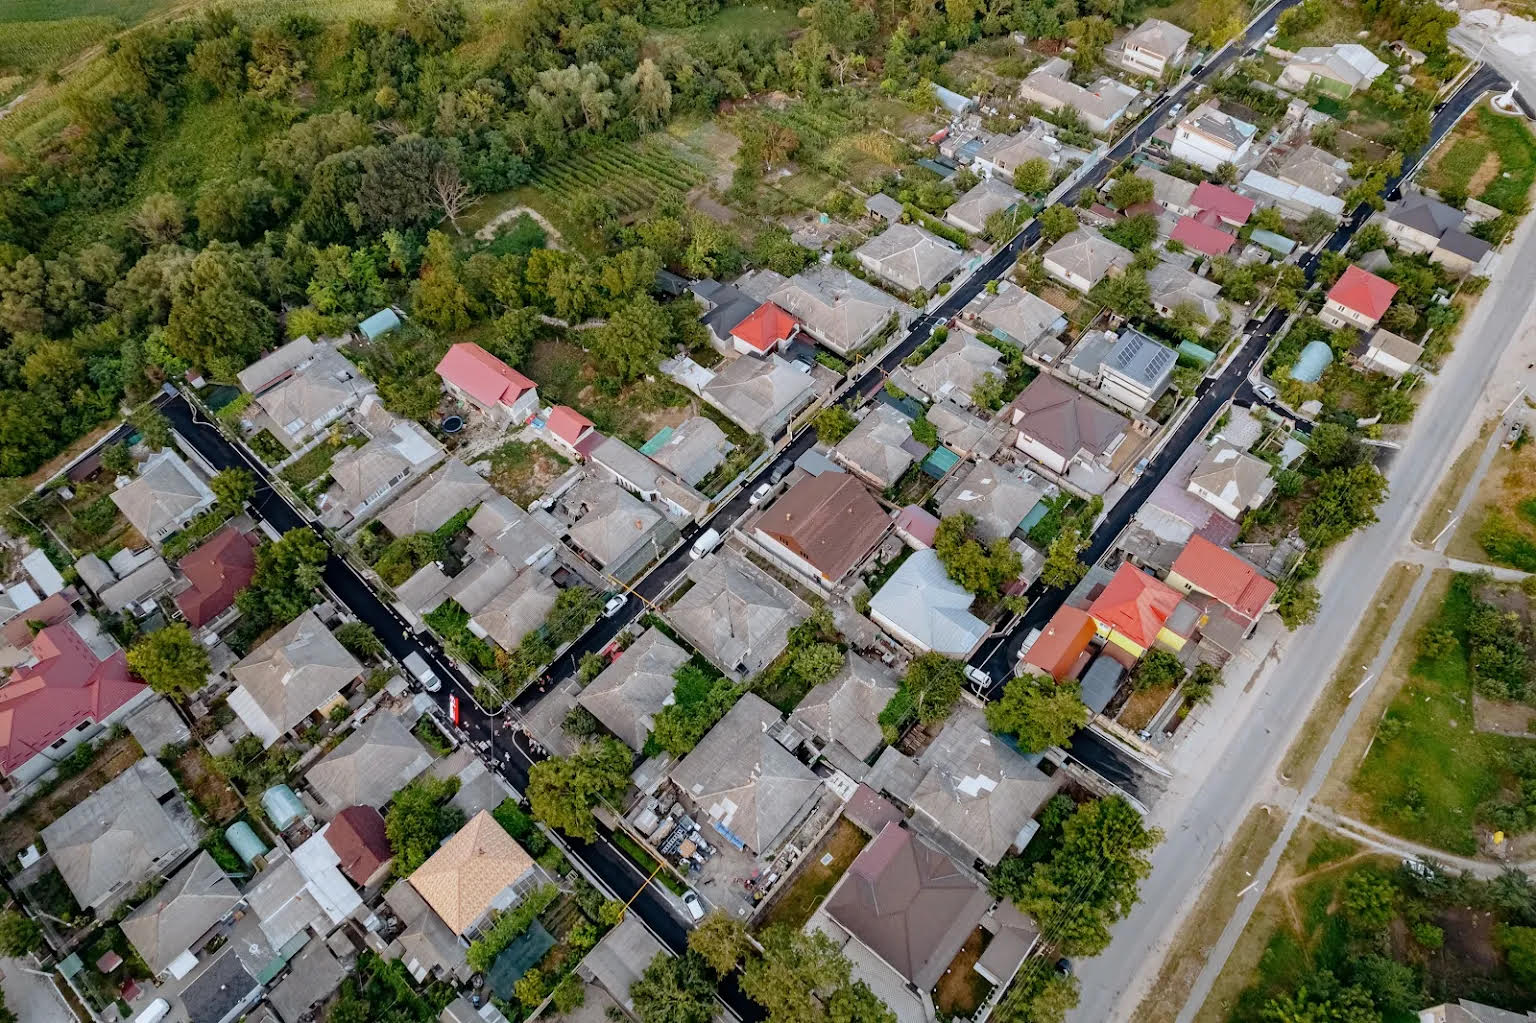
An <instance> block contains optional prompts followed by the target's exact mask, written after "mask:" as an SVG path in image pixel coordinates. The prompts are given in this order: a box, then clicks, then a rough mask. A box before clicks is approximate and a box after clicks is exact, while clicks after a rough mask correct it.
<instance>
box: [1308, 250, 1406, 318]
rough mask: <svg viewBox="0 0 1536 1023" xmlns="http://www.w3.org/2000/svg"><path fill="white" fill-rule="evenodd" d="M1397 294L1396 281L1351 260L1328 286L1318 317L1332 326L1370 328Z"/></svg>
mask: <svg viewBox="0 0 1536 1023" xmlns="http://www.w3.org/2000/svg"><path fill="white" fill-rule="evenodd" d="M1396 294H1397V285H1396V284H1393V283H1392V282H1391V281H1386V280H1382V279H1381V278H1380V277H1377V276H1376V275H1375V274H1373V273H1371V272H1370V271H1369V270H1362V269H1360V268H1359V267H1358V266H1354V265H1353V264H1351V265H1350V266H1348V267H1345V269H1344V273H1343V275H1342V276H1340V277H1339V279H1338V280H1337V281H1335V282H1334V284H1333V287H1331V288H1329V289H1328V297H1327V299H1326V300H1325V301H1324V302H1323V308H1322V309H1321V310H1319V311H1318V314H1317V318H1318V319H1320V320H1322V321H1323V322H1324V323H1326V324H1328V326H1330V327H1357V328H1359V329H1360V330H1370V329H1372V328H1373V327H1375V326H1376V324H1377V323H1379V322H1380V321H1381V318H1382V316H1383V315H1385V313H1386V311H1387V309H1388V307H1390V306H1391V305H1392V297H1393V296H1394V295H1396Z"/></svg>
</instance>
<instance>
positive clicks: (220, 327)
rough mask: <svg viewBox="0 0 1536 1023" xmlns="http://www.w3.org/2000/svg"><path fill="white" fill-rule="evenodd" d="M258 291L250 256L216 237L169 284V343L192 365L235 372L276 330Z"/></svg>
mask: <svg viewBox="0 0 1536 1023" xmlns="http://www.w3.org/2000/svg"><path fill="white" fill-rule="evenodd" d="M260 293H261V284H260V282H259V281H258V280H257V277H256V272H255V268H254V267H253V266H252V264H251V260H250V258H249V257H248V256H247V255H246V254H245V253H244V252H242V251H241V250H240V248H239V247H238V246H233V245H230V244H228V243H226V242H212V243H211V244H209V246H208V247H207V248H206V249H204V250H203V251H202V252H199V253H198V254H197V255H196V256H195V257H194V258H193V260H192V265H191V267H190V268H189V270H188V271H187V272H186V273H183V274H181V275H180V276H178V277H177V278H176V279H175V281H174V283H173V284H172V286H171V311H170V316H169V318H168V319H167V321H166V326H165V343H166V345H167V346H168V347H169V348H170V350H171V351H172V352H173V353H175V355H176V356H177V357H178V358H180V359H183V360H185V361H186V362H187V363H188V364H189V365H192V366H200V367H202V368H204V369H207V370H209V371H210V372H211V373H212V374H213V375H214V376H215V377H221V378H224V379H229V378H231V377H233V376H234V375H235V374H236V373H237V372H239V371H240V370H241V369H243V368H244V367H245V366H247V365H249V364H250V363H252V362H254V361H255V360H256V357H257V356H258V355H260V354H261V351H262V349H263V348H266V347H267V345H268V344H270V343H271V341H272V339H273V338H274V337H275V336H276V334H277V322H276V320H275V319H274V318H273V316H272V310H270V309H269V308H267V305H266V303H265V302H264V301H262V300H261V298H260V297H259V295H260Z"/></svg>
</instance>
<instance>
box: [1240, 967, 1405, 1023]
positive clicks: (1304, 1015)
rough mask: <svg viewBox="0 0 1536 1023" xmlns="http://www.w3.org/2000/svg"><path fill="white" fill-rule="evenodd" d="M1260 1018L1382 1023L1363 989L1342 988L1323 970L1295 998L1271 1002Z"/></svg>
mask: <svg viewBox="0 0 1536 1023" xmlns="http://www.w3.org/2000/svg"><path fill="white" fill-rule="evenodd" d="M1259 1019H1260V1020H1261V1021H1262V1023H1381V1013H1380V1012H1378V1011H1377V1009H1376V1006H1375V1005H1374V1004H1373V1003H1372V1002H1371V996H1370V995H1369V994H1367V993H1366V992H1365V990H1364V989H1363V988H1358V987H1341V986H1340V985H1339V983H1338V982H1337V981H1335V980H1334V979H1333V975H1332V974H1330V973H1329V972H1328V971H1326V970H1322V971H1319V972H1318V973H1317V974H1314V975H1313V977H1312V979H1311V981H1310V982H1309V983H1308V984H1306V985H1303V986H1302V987H1300V988H1298V989H1297V990H1296V993H1295V994H1294V995H1291V994H1285V995H1280V996H1279V997H1277V998H1272V999H1270V1000H1269V1002H1268V1003H1267V1004H1266V1005H1265V1006H1264V1009H1263V1011H1262V1012H1261V1013H1260V1014H1259Z"/></svg>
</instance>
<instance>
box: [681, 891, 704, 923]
mask: <svg viewBox="0 0 1536 1023" xmlns="http://www.w3.org/2000/svg"><path fill="white" fill-rule="evenodd" d="M683 908H684V909H686V910H688V915H689V916H691V917H692V918H693V919H695V920H702V919H704V907H703V906H702V905H701V904H700V903H699V897H698V896H697V895H695V894H693V892H684V893H683Z"/></svg>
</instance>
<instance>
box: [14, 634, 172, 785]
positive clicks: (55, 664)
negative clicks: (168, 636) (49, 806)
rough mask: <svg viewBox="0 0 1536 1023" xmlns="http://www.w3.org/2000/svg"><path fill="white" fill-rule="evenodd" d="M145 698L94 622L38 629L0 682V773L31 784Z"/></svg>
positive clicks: (145, 691) (146, 693)
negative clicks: (25, 653) (19, 660)
mask: <svg viewBox="0 0 1536 1023" xmlns="http://www.w3.org/2000/svg"><path fill="white" fill-rule="evenodd" d="M152 696H153V693H152V692H151V690H150V688H149V687H148V686H146V685H144V684H143V683H142V682H139V681H137V680H136V679H134V678H133V676H132V675H130V674H129V673H128V658H127V656H126V655H125V654H124V653H123V651H122V650H121V649H119V648H118V646H117V644H116V643H114V642H113V641H112V638H111V637H110V636H108V635H107V634H106V633H105V632H103V631H102V630H101V628H100V626H99V625H97V623H96V619H94V618H75V619H72V620H66V621H61V622H59V623H57V624H54V625H49V626H47V627H45V628H43V629H40V630H38V632H37V635H35V636H33V637H32V645H31V649H30V650H29V651H28V657H27V659H26V660H25V661H23V662H22V664H21V665H20V666H18V667H17V668H16V670H15V671H13V672H11V677H10V679H9V680H7V682H6V684H5V685H4V687H0V770H3V771H4V773H5V776H6V777H7V778H9V779H10V780H11V781H12V782H14V783H16V784H24V783H26V782H29V781H32V780H33V779H34V778H37V777H39V776H41V775H43V774H45V773H47V772H48V771H49V770H51V769H52V768H53V767H54V766H55V765H56V764H57V763H58V762H59V761H60V760H62V759H64V758H65V757H66V756H68V755H69V753H70V751H71V750H73V749H74V748H75V747H76V746H79V745H80V744H81V743H83V742H88V741H90V740H91V739H94V738H95V737H96V736H98V735H100V734H101V732H102V731H103V730H104V729H106V728H110V727H111V726H112V725H114V724H116V723H117V722H119V721H122V720H124V719H126V718H127V717H128V715H130V714H131V713H133V711H135V710H137V709H138V708H139V707H141V706H143V704H144V703H145V702H147V701H148V700H149V699H150V698H151V697H152Z"/></svg>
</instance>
